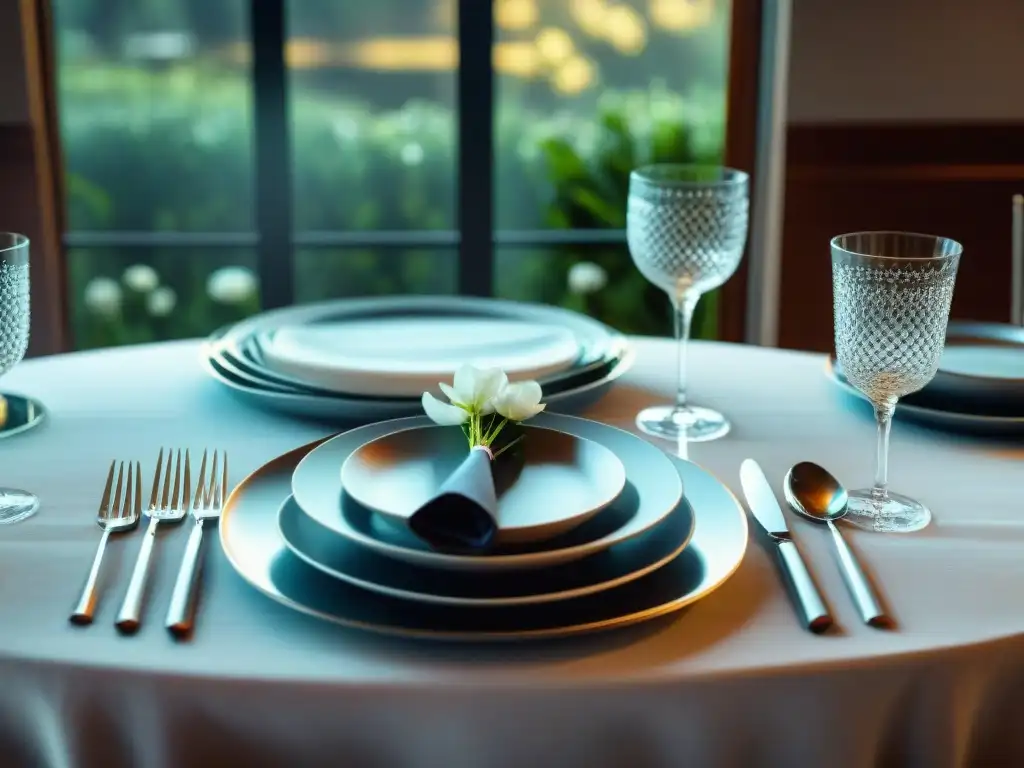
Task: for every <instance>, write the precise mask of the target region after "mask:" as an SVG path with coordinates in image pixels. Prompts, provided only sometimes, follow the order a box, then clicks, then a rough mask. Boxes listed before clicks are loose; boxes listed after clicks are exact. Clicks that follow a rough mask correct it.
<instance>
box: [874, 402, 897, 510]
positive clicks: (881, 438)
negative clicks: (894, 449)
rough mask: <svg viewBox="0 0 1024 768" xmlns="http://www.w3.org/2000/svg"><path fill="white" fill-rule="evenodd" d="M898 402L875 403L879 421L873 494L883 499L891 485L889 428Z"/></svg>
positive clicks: (876, 416) (876, 417) (876, 415)
mask: <svg viewBox="0 0 1024 768" xmlns="http://www.w3.org/2000/svg"><path fill="white" fill-rule="evenodd" d="M895 410H896V402H895V401H891V402H885V403H881V404H877V403H876V404H875V419H876V420H877V421H878V450H877V453H876V454H875V486H874V488H872V489H871V495H872V496H874V497H875V498H876V499H878V500H880V501H883V500H885V498H886V497H887V495H888V485H889V430H890V429H891V428H892V414H893V411H895Z"/></svg>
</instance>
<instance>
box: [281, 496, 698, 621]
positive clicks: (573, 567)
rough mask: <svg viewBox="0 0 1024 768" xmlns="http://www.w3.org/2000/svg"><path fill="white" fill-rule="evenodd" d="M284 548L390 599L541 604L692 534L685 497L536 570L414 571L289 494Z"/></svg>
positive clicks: (629, 572) (622, 578) (646, 562)
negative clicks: (321, 523)
mask: <svg viewBox="0 0 1024 768" xmlns="http://www.w3.org/2000/svg"><path fill="white" fill-rule="evenodd" d="M278 525H279V527H280V530H281V535H282V537H283V538H284V542H285V544H286V545H287V547H288V548H289V549H290V550H291V551H292V553H294V554H295V556H296V557H298V558H299V559H300V560H303V561H304V562H306V563H307V564H309V565H311V566H313V567H314V568H316V569H317V570H320V571H323V572H324V573H326V574H328V575H330V576H333V577H335V578H337V579H341V580H342V581H346V582H348V583H350V584H354V585H355V586H357V587H362V588H363V589H368V590H370V591H371V592H378V593H380V594H382V595H388V596H390V597H398V598H402V599H405V600H413V601H416V602H423V603H437V604H439V605H467V606H474V605H476V606H481V607H485V606H491V607H493V606H499V605H538V604H540V603H551V602H555V601H558V600H569V599H571V598H575V597H583V596H584V595H592V594H595V593H597V592H603V591H605V590H607V589H612V588H614V587H618V586H621V585H622V584H627V583H629V582H630V581H634V580H636V579H639V578H641V577H642V576H646V575H647V574H648V573H652V572H653V571H655V570H657V569H658V568H660V567H661V566H663V565H665V564H666V563H669V562H671V561H672V560H673V559H675V557H676V556H677V555H678V554H679V553H680V552H682V551H683V548H684V547H685V546H686V543H687V542H688V541H689V540H690V536H691V535H693V511H692V510H691V509H690V505H689V504H688V503H687V502H686V500H685V499H684V500H682V501H680V502H679V506H677V507H676V509H675V511H674V512H673V513H672V514H671V515H669V516H668V517H667V518H665V520H664V521H663V522H662V523H661V524H660V525H658V526H655V527H654V528H653V529H651V530H650V531H648V532H647V533H645V534H642V535H640V536H637V537H636V538H635V539H631V540H630V541H626V542H623V543H622V544H618V545H616V546H614V547H609V548H608V549H606V550H604V551H603V552H598V553H597V554H596V555H591V556H590V557H585V558H583V559H582V560H577V561H574V562H572V563H567V564H565V565H556V566H555V567H553V568H544V569H542V570H537V571H517V572H511V573H509V572H505V571H499V572H497V573H477V572H473V573H462V572H458V571H439V570H434V569H432V568H419V567H417V566H415V565H407V564H406V563H402V562H400V561H397V560H392V559H391V558H387V557H381V556H379V555H376V554H374V553H373V552H370V551H369V550H366V549H363V548H362V547H359V546H357V545H355V544H352V543H351V542H348V541H346V540H344V539H341V538H337V537H333V536H322V535H318V534H319V530H320V529H319V528H318V527H317V526H316V525H313V524H311V523H310V522H309V518H307V517H306V516H305V514H303V512H302V510H301V509H299V507H298V505H297V504H296V503H295V501H294V499H292V498H291V497H289V498H288V500H287V501H285V503H284V504H283V505H282V506H281V513H280V516H279V517H278Z"/></svg>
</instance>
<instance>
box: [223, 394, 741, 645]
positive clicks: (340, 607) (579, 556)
mask: <svg viewBox="0 0 1024 768" xmlns="http://www.w3.org/2000/svg"><path fill="white" fill-rule="evenodd" d="M530 423H531V425H534V424H535V427H531V430H532V431H529V432H528V439H530V440H533V441H537V442H536V445H537V446H538V447H541V442H540V441H543V440H547V439H550V438H551V436H552V435H555V434H559V435H562V436H563V438H562V439H563V441H570V440H575V441H576V445H577V446H579V445H580V444H582V443H585V444H588V445H590V446H591V448H590V449H589V450H582V451H581V454H585V455H582V458H581V460H580V461H579V462H578V465H579V467H580V471H581V472H582V473H583V474H586V473H587V472H591V473H594V472H596V473H599V474H600V475H601V477H600V478H596V479H595V482H594V486H595V487H594V490H593V491H592V492H591V493H581V490H580V489H581V488H582V486H579V485H576V486H574V487H570V488H569V491H570V492H569V493H566V494H562V501H563V502H565V500H568V499H570V498H571V499H576V500H577V501H578V502H579V503H577V504H576V505H575V506H580V505H582V506H580V509H568V507H571V506H573V505H571V504H566V503H560V502H559V494H560V490H559V488H558V486H557V483H559V482H562V480H561V479H558V478H556V477H555V475H548V476H545V475H544V473H543V472H541V473H539V474H535V475H530V476H527V474H526V473H524V474H522V475H520V479H519V480H517V481H516V482H520V483H526V484H530V485H532V486H533V490H534V491H537V492H538V493H536V494H534V495H530V494H527V495H526V496H522V497H519V498H518V500H517V503H520V504H525V507H526V512H527V517H531V515H532V513H531V511H530V509H529V507H530V506H531V505H532V506H533V507H534V508H535V512H536V515H537V517H538V519H541V518H543V519H545V520H547V521H548V522H552V521H554V522H556V523H558V522H559V520H560V518H562V517H565V518H569V517H571V518H572V519H571V520H569V521H568V522H569V523H571V524H569V525H568V526H567V527H563V528H562V529H552V528H548V529H547V530H546V531H539V530H536V529H535V530H532V531H531V532H529V533H530V535H525V536H524V535H516V536H512V537H509V539H508V540H506V541H505V542H504V543H501V539H499V543H498V544H496V545H495V546H494V547H492V548H490V549H488V550H487V551H486V552H477V553H466V552H458V551H455V552H453V551H449V550H439V549H435V548H434V547H431V546H429V545H428V544H426V543H425V542H424V541H422V540H421V539H419V538H418V537H417V536H415V535H413V533H412V532H411V531H410V530H409V529H408V528H407V527H406V526H405V525H403V523H402V521H401V520H398V521H396V520H395V519H394V516H393V515H392V514H391V513H389V512H388V510H387V508H388V507H389V506H390V505H391V504H392V503H393V501H392V500H390V499H391V497H390V496H388V493H389V492H383V495H380V494H378V496H377V501H378V503H379V504H380V507H381V508H380V509H372V508H370V507H368V506H366V505H364V504H362V503H360V501H365V500H366V499H367V498H368V495H367V494H369V495H370V496H372V495H373V490H372V489H373V488H374V487H375V486H374V484H373V482H374V481H376V482H377V485H376V487H380V486H381V485H382V484H383V480H382V478H380V477H371V478H369V480H370V481H371V483H370V484H369V485H367V486H363V487H358V486H357V485H356V484H354V483H352V482H351V481H352V479H353V478H358V474H359V471H361V470H360V468H359V467H358V466H357V467H356V471H355V473H354V474H353V473H351V472H349V470H350V469H351V467H352V463H353V459H352V457H353V456H356V457H357V458H358V456H359V455H360V453H361V452H365V451H367V450H368V448H367V447H368V446H372V445H375V444H377V445H379V444H380V442H381V441H393V440H395V439H400V438H401V436H402V435H403V434H412V433H416V432H417V431H420V432H424V431H427V430H434V431H436V430H439V429H453V428H440V427H435V426H432V425H431V424H430V422H429V421H428V420H427V419H425V418H423V417H417V418H411V419H399V420H395V421H391V422H383V423H379V424H371V425H368V426H366V427H361V428H358V429H354V430H350V431H349V432H345V433H343V434H341V435H338V436H336V437H333V438H330V439H328V440H325V441H321V442H319V443H316V444H313V445H310V446H306V447H304V448H300V449H297V450H296V451H293V452H292V453H290V454H286V455H285V456H282V457H280V458H278V459H275V460H274V461H272V462H270V463H268V464H267V465H266V466H264V467H262V468H261V469H259V470H257V472H255V473H254V474H253V475H251V476H250V477H249V478H247V479H246V480H245V481H243V482H242V484H241V485H240V486H239V488H238V489H236V491H235V492H234V493H233V494H232V497H231V499H230V500H229V502H228V505H227V509H226V510H225V512H224V515H223V519H222V522H221V541H222V545H223V547H224V551H225V553H226V555H227V557H228V560H229V561H230V562H231V563H232V565H233V566H234V567H235V569H236V570H237V571H238V572H239V574H240V575H241V576H242V577H243V578H245V579H246V580H247V581H248V582H249V583H251V584H252V585H253V586H255V587H256V588H257V589H259V590H260V591H261V592H263V593H265V594H266V595H268V596H270V597H272V598H273V599H275V600H277V601H278V602H281V603H283V604H285V605H287V606H289V607H291V608H294V609H296V610H298V611H301V612H304V613H307V614H311V615H314V616H317V617H319V618H322V619H326V620H329V621H333V622H336V623H340V624H344V625H347V626H352V627H359V628H363V629H370V630H375V631H380V632H387V633H391V634H401V635H407V636H416V637H434V638H445V639H501V638H504V639H508V638H522V637H542V636H555V635H570V634H577V633H580V632H586V631H593V630H597V629H607V628H611V627H616V626H623V625H626V624H631V623H635V622H638V621H641V620H644V619H648V618H652V617H654V616H658V615H662V614H665V613H669V612H671V611H673V610H676V609H678V608H681V607H683V606H684V605H687V604H689V603H691V602H693V601H694V600H697V599H699V598H700V597H702V596H704V595H706V594H708V593H710V592H711V591H713V590H714V589H715V588H716V587H717V586H718V585H720V584H721V583H722V582H723V581H724V580H725V579H727V578H728V577H729V575H731V574H732V573H733V571H734V570H735V569H736V568H737V566H738V565H739V563H740V561H741V560H742V557H743V553H744V551H745V547H746V541H747V528H746V519H745V517H744V515H743V512H742V509H741V508H740V507H739V505H738V503H737V502H736V500H735V498H734V497H733V496H732V494H731V493H730V492H729V491H728V489H726V488H725V487H724V486H723V485H722V484H721V483H719V482H718V481H717V480H715V479H714V478H713V477H712V476H711V475H709V474H708V473H707V472H705V471H704V470H702V469H700V468H699V467H696V466H695V465H693V464H690V463H687V462H682V461H679V460H678V459H674V458H670V457H669V456H668V455H667V454H665V453H664V452H662V451H661V450H660V449H658V448H657V447H655V446H653V445H651V444H649V443H647V442H646V441H644V440H642V439H640V438H638V437H637V436H635V435H633V434H631V433H629V432H625V431H622V430H619V429H616V428H614V427H610V426H606V425H603V424H600V423H597V422H593V421H587V420H584V419H579V418H574V417H571V416H562V415H555V414H542V415H541V416H538V417H537V418H536V419H534V420H531V422H530ZM453 431H455V432H457V430H453ZM545 433H550V434H548V435H547V436H545ZM414 444H415V445H425V444H424V443H414ZM462 450H463V451H465V446H463V449H462ZM559 450H560V449H559ZM382 453H388V455H389V456H390V464H388V463H383V464H381V465H380V466H377V468H376V469H375V470H374V471H377V472H382V471H390V469H388V468H389V467H390V468H391V469H394V468H395V466H397V465H401V463H402V461H405V459H402V458H399V459H395V456H396V454H395V453H394V452H393V451H383V452H382ZM526 453H527V459H526V461H527V463H529V462H530V461H531V460H532V459H530V448H529V447H528V448H527V452H526ZM541 453H543V450H541ZM540 463H541V464H543V463H544V459H543V457H542V458H541V460H540ZM614 465H619V468H618V469H616V468H615V466H614ZM381 467H383V469H382V468H381ZM343 468H345V469H343ZM399 468H400V466H399ZM549 469H550V467H549ZM556 474H558V473H556ZM562 474H563V475H564V472H563V473H562ZM561 476H562V475H559V477H561ZM436 479H437V476H435V480H436ZM569 484H570V486H572V478H569ZM394 485H395V486H398V487H401V488H406V489H409V491H410V494H411V495H410V497H409V498H408V500H407V501H408V503H407V504H405V505H404V506H406V507H408V508H409V509H412V508H414V507H415V506H416V503H417V499H416V498H414V497H415V496H416V491H415V488H414V487H413V486H410V485H408V484H405V485H403V484H401V483H394ZM413 485H414V484H413ZM684 490H685V493H684ZM392 496H393V494H392ZM354 497H358V499H359V500H357V499H356V498H354ZM507 500H508V497H505V496H503V497H502V504H505V502H506V501H507ZM400 502H401V499H399V500H398V502H395V503H397V504H398V507H401V506H402V504H401V503H400ZM588 505H589V506H588ZM584 507H586V508H584ZM562 522H565V521H562ZM511 524H512V521H511V520H508V519H506V520H504V522H503V524H502V527H501V528H500V529H499V530H500V531H506V532H507V529H506V527H505V526H506V525H511ZM524 531H525V529H522V530H520V531H519V534H522V533H523V532H524Z"/></svg>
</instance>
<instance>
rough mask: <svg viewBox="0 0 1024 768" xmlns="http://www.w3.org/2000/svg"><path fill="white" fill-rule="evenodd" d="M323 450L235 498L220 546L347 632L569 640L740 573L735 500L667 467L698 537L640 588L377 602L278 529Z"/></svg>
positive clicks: (647, 615)
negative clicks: (522, 599) (295, 547)
mask: <svg viewBox="0 0 1024 768" xmlns="http://www.w3.org/2000/svg"><path fill="white" fill-rule="evenodd" d="M317 445H318V444H317V443H313V444H310V445H307V446H304V447H302V448H297V449H296V450H294V451H292V452H291V453H287V454H285V455H284V456H281V457H279V458H277V459H274V460H273V461H271V462H269V463H268V464H266V465H264V466H263V467H260V468H259V469H258V470H256V471H255V472H254V473H252V474H251V475H249V477H247V478H246V479H245V480H243V481H242V482H241V483H240V484H239V485H238V487H237V488H235V490H234V491H233V492H232V493H231V496H230V497H229V498H228V501H227V504H226V505H225V508H224V513H223V515H222V518H221V523H220V542H221V546H222V548H223V551H224V554H225V556H226V557H227V559H228V562H230V563H231V565H232V567H233V568H234V569H235V570H236V571H237V572H238V574H239V576H241V577H242V579H244V580H245V581H246V582H248V583H249V584H250V585H251V586H253V587H254V588H255V589H256V590H258V591H259V592H261V593H263V594H264V595H266V596H267V597H269V598H270V599H272V600H274V601H276V602H278V603H280V604H282V605H285V606H288V607H289V608H292V609H293V610H296V611H299V612H301V613H304V614H306V615H308V616H312V617H315V618H318V619H322V620H324V621H329V622H332V623H334V624H339V625H341V626H345V627H349V628H353V629H361V630H365V631H370V632H377V633H383V634H388V635H398V636H402V637H409V638H421V639H432V640H448V641H464V642H481V641H502V640H505V641H507V640H528V639H541V638H551V637H566V636H571V635H580V634H584V633H590V632H597V631H601V630H608V629H614V628H617V627H625V626H628V625H630V624H636V623H639V622H642V621H647V620H650V619H654V618H657V617H659V616H665V615H668V614H670V613H673V612H674V611H678V610H680V609H682V608H685V607H686V606H688V605H690V604H692V603H694V602H696V601H697V600H700V599H701V598H704V597H706V596H707V595H709V594H711V593H712V592H713V591H714V590H715V589H717V588H718V587H719V586H721V585H722V584H723V583H724V582H725V581H726V580H727V579H728V578H729V577H730V576H731V575H732V574H733V573H734V572H735V571H736V569H737V568H738V567H739V565H740V563H741V562H742V560H743V555H744V553H745V552H746V548H747V519H746V516H745V514H744V513H743V510H742V508H741V507H740V505H739V502H738V501H737V500H736V498H735V497H734V496H733V495H732V493H730V491H729V490H728V489H727V488H726V487H725V486H724V485H723V484H722V483H720V482H719V481H718V480H717V479H715V478H714V477H713V476H712V475H710V474H709V473H708V472H706V471H705V470H703V469H701V468H700V467H698V466H696V465H695V464H690V463H689V462H685V461H681V460H679V459H674V458H673V459H670V462H672V463H673V466H674V469H676V470H677V471H678V474H679V475H680V476H681V477H682V479H683V483H684V484H685V485H686V497H687V500H688V502H689V503H690V505H691V507H692V509H693V514H694V519H695V521H696V523H695V527H694V531H693V537H692V538H691V540H690V543H689V544H688V545H687V546H686V548H685V549H684V550H683V551H682V552H681V553H680V554H679V555H678V556H677V557H676V558H674V559H673V560H672V561H671V562H669V563H667V564H666V565H664V566H663V567H661V568H658V569H657V570H655V571H654V572H653V573H650V574H648V575H646V576H644V577H643V578H640V579H637V580H635V581H632V582H629V583H628V584H624V585H622V586H618V587H615V588H614V589H610V590H607V591H603V592H600V593H598V594H594V595H588V596H585V597H580V598H576V599H571V600H563V601H558V602H554V603H547V604H543V605H527V606H506V607H493V608H487V609H481V608H479V607H464V606H440V605H431V604H425V603H416V602H412V601H408V600H400V599H396V598H391V597H385V596H383V595H378V594H374V593H372V592H369V591H367V590H364V589H361V588H359V587H356V586H353V585H351V584H346V583H345V582H343V581H340V580H338V579H336V578H333V577H332V576H329V575H327V574H325V573H321V572H320V571H318V570H317V569H315V568H312V567H310V566H309V565H307V564H306V563H304V562H302V561H301V560H299V559H298V558H296V557H295V556H294V555H293V554H292V553H291V552H290V551H289V550H288V548H287V547H286V546H285V543H284V540H283V538H282V537H281V533H280V531H279V530H278V526H277V516H278V511H279V509H280V506H281V502H282V500H283V499H284V498H285V497H287V495H288V490H289V485H290V479H291V475H292V472H293V471H294V469H295V467H296V465H297V464H298V463H299V462H300V461H301V460H302V459H303V457H304V456H306V455H307V454H308V453H309V452H310V451H311V450H312V449H313V448H315V447H316V446H317Z"/></svg>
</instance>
